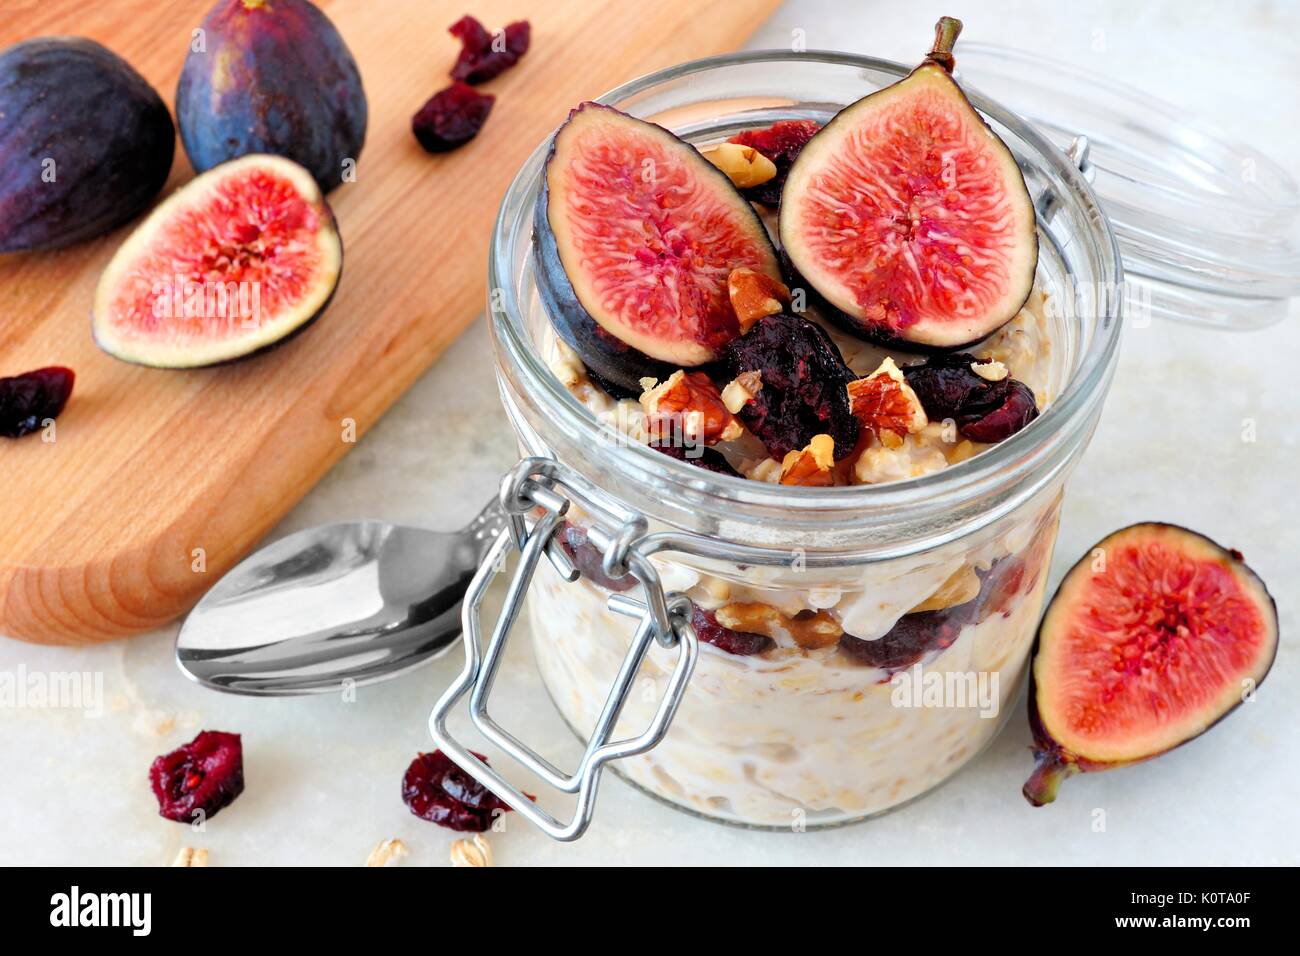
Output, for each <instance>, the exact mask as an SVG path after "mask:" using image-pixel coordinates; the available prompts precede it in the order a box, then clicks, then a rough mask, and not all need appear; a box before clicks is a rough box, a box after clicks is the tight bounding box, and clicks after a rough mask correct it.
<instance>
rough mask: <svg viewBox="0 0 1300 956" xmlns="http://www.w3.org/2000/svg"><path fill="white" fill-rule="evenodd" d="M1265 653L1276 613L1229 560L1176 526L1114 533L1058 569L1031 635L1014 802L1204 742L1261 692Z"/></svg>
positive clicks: (1256, 582) (1052, 794) (1250, 575)
mask: <svg viewBox="0 0 1300 956" xmlns="http://www.w3.org/2000/svg"><path fill="white" fill-rule="evenodd" d="M1277 641H1278V623H1277V607H1276V605H1275V604H1274V603H1273V598H1272V597H1271V596H1270V595H1269V593H1268V589H1267V588H1265V587H1264V582H1263V581H1261V580H1260V579H1259V578H1258V577H1257V576H1256V575H1255V573H1254V572H1253V571H1251V569H1250V568H1248V567H1247V566H1246V565H1245V564H1244V563H1243V561H1242V558H1241V554H1240V553H1239V552H1237V551H1230V550H1226V549H1224V548H1221V547H1220V546H1219V545H1217V544H1215V543H1214V542H1213V541H1211V540H1210V539H1209V538H1207V537H1205V536H1204V535H1200V534H1197V533H1196V532H1195V531H1189V530H1187V529H1186V528H1180V527H1178V526H1177V525H1169V524H1159V523H1146V524H1135V525H1132V526H1130V527H1127V528H1122V529H1120V530H1119V531H1116V532H1115V533H1114V534H1112V535H1110V536H1109V537H1107V538H1105V539H1104V540H1102V541H1101V542H1100V543H1098V544H1097V545H1096V547H1094V548H1093V549H1092V550H1091V551H1090V552H1089V554H1087V555H1085V556H1084V558H1083V559H1082V560H1081V561H1079V563H1078V564H1076V565H1075V566H1074V567H1073V568H1071V569H1070V572H1069V573H1068V574H1067V575H1066V576H1065V580H1063V581H1062V582H1061V586H1060V588H1059V589H1058V590H1057V592H1056V596H1055V597H1053V598H1052V603H1051V604H1050V605H1049V606H1048V608H1047V613H1046V615H1044V617H1043V622H1042V624H1041V625H1040V627H1039V631H1038V643H1037V646H1036V648H1035V652H1034V663H1033V671H1032V677H1031V685H1030V691H1029V723H1030V728H1031V730H1032V731H1033V734H1034V755H1035V757H1036V759H1037V761H1038V766H1037V768H1036V769H1035V770H1034V773H1033V776H1031V777H1030V778H1029V781H1028V782H1027V783H1026V784H1025V787H1024V795H1025V799H1026V800H1028V801H1029V802H1030V803H1031V804H1033V805H1034V806H1036V807H1037V806H1042V805H1043V804H1045V803H1051V802H1052V801H1053V800H1054V799H1056V791H1057V788H1058V787H1059V786H1060V783H1061V781H1062V780H1064V779H1065V778H1066V777H1068V776H1071V775H1072V774H1074V773H1077V772H1079V771H1095V770H1107V769H1110V768H1112V767H1121V766H1124V765H1125V764H1131V763H1137V762H1139V761H1142V760H1149V759H1150V758H1152V757H1156V756H1159V755H1160V754H1162V753H1165V752H1166V751H1169V750H1172V749H1173V748H1175V747H1177V746H1179V745H1180V744H1185V743H1187V741H1189V740H1192V739H1193V738H1195V737H1198V736H1200V735H1201V734H1203V733H1205V731H1207V730H1209V729H1210V728H1211V727H1212V726H1214V724H1216V723H1217V722H1218V721H1220V720H1222V719H1223V718H1224V717H1226V716H1227V715H1228V714H1229V713H1231V712H1232V711H1233V710H1234V709H1236V707H1237V706H1238V705H1240V704H1241V702H1242V701H1243V700H1244V699H1246V698H1247V697H1248V696H1249V695H1250V694H1251V693H1252V692H1253V691H1254V689H1255V688H1256V687H1258V686H1259V685H1260V684H1261V683H1262V682H1263V680H1264V677H1265V676H1266V675H1267V674H1268V671H1269V668H1270V667H1272V666H1273V659H1274V657H1275V656H1276V654H1277Z"/></svg>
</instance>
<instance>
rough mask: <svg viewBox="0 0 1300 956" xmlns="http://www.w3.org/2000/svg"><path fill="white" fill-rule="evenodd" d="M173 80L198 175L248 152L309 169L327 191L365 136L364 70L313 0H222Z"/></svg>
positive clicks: (184, 135) (187, 148)
mask: <svg viewBox="0 0 1300 956" xmlns="http://www.w3.org/2000/svg"><path fill="white" fill-rule="evenodd" d="M203 30H204V31H205V34H204V35H205V41H206V46H205V48H204V49H202V50H195V49H191V50H190V52H189V54H188V56H187V57H186V59H185V65H184V67H183V68H182V69H181V75H180V80H179V82H178V83H177V86H176V120H177V125H179V127H180V133H181V141H182V142H183V143H184V145H185V152H186V153H187V154H188V155H189V157H190V162H191V163H192V164H193V165H194V171H195V172H204V171H206V170H209V169H211V168H213V167H214V166H218V165H220V164H221V163H224V162H226V161H227V160H231V159H236V158H238V157H240V156H247V155H248V154H250V153H273V154H275V155H278V156H284V157H287V158H288V159H292V160H293V161H294V162H296V163H298V164H299V165H301V166H304V167H306V168H307V170H308V171H309V172H311V174H312V176H313V178H315V180H316V182H317V184H318V185H319V186H320V188H321V192H323V193H328V192H330V191H331V190H332V189H334V188H336V187H337V186H339V185H340V184H341V183H342V182H343V181H344V180H343V176H344V172H345V169H346V168H347V167H346V166H345V164H346V163H347V161H349V160H351V161H353V162H355V161H356V160H357V159H358V158H359V157H360V155H361V149H362V147H363V146H364V145H365V141H366V126H367V123H368V121H369V106H368V104H367V101H366V93H365V90H364V88H363V87H362V85H361V73H360V71H359V70H358V69H357V64H356V61H355V60H354V59H353V57H352V53H351V51H350V50H349V49H348V47H347V44H346V43H345V42H344V41H343V37H342V36H340V35H339V32H338V30H337V29H336V28H335V26H334V24H333V22H332V21H331V20H330V19H329V17H328V16H326V15H325V14H324V13H323V12H322V11H321V10H320V9H319V8H318V7H317V6H316V5H315V4H313V3H310V2H309V0H218V2H217V3H215V4H214V5H213V6H212V8H211V9H210V10H209V11H208V14H207V16H206V18H205V19H204V21H203Z"/></svg>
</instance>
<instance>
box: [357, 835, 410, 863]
mask: <svg viewBox="0 0 1300 956" xmlns="http://www.w3.org/2000/svg"><path fill="white" fill-rule="evenodd" d="M410 853H411V851H410V850H408V849H407V848H406V844H405V843H403V842H402V841H401V840H380V841H379V842H378V843H376V844H375V848H374V849H373V850H371V851H370V856H368V857H366V866H397V864H399V863H401V862H402V860H404V859H405V858H406V857H408V856H410Z"/></svg>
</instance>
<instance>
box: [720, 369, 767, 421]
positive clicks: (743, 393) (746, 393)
mask: <svg viewBox="0 0 1300 956" xmlns="http://www.w3.org/2000/svg"><path fill="white" fill-rule="evenodd" d="M762 390H763V373H762V372H761V371H758V370H754V371H752V372H741V373H740V374H739V375H737V376H736V377H735V378H733V379H732V380H731V381H730V382H728V383H727V385H726V387H725V388H724V389H723V390H722V404H723V405H726V406H727V411H729V412H731V414H733V415H735V414H737V413H738V412H739V411H740V410H741V409H742V408H744V407H745V406H746V405H748V404H749V403H750V402H752V401H753V400H754V396H755V395H757V394H758V393H759V392H761V391H762Z"/></svg>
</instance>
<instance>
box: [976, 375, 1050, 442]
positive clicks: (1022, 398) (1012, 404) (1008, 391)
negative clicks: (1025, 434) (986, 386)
mask: <svg viewBox="0 0 1300 956" xmlns="http://www.w3.org/2000/svg"><path fill="white" fill-rule="evenodd" d="M998 384H1000V385H1002V384H1005V386H1006V388H1004V389H1002V390H1001V391H1002V400H1001V401H1000V402H999V403H998V404H997V405H996V406H995V407H993V408H992V409H990V410H989V411H987V412H985V413H984V414H983V415H981V416H980V417H979V418H975V419H973V420H970V421H963V422H959V423H958V431H960V432H961V433H962V435H963V436H965V437H966V438H969V439H970V440H971V441H982V442H988V443H990V444H993V443H994V442H1000V441H1005V440H1006V439H1008V438H1010V437H1011V436H1012V435H1014V434H1015V433H1016V432H1018V431H1020V429H1022V428H1024V427H1025V426H1026V425H1028V424H1029V423H1030V422H1032V421H1033V420H1034V419H1035V418H1037V417H1038V403H1037V402H1035V401H1034V393H1033V392H1032V391H1030V390H1029V386H1028V385H1026V384H1025V383H1024V382H1018V381H1016V380H1015V379H1012V378H1006V379H1003V380H1002V381H1001V382H999V383H998Z"/></svg>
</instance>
